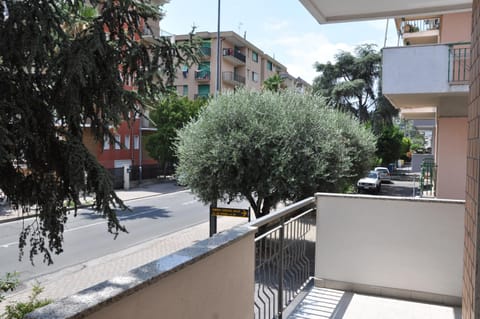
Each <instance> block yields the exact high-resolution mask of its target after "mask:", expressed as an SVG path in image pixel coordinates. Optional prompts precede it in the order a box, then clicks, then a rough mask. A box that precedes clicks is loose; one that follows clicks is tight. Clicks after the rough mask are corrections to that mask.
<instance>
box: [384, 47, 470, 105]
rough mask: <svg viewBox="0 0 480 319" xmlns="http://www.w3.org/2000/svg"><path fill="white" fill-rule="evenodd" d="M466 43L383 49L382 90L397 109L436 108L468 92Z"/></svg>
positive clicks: (468, 51)
mask: <svg viewBox="0 0 480 319" xmlns="http://www.w3.org/2000/svg"><path fill="white" fill-rule="evenodd" d="M469 72H470V44H469V43H452V44H436V45H422V46H404V47H391V48H385V49H383V66H382V74H383V79H382V81H383V82H382V89H383V93H384V94H385V95H386V96H387V97H388V98H389V99H390V101H391V102H392V103H393V104H394V105H395V106H396V107H397V108H401V109H404V108H417V107H437V106H438V105H440V104H441V99H442V98H445V97H451V98H455V97H459V96H460V97H461V98H463V99H465V98H466V97H467V95H468V92H469V86H468V81H469Z"/></svg>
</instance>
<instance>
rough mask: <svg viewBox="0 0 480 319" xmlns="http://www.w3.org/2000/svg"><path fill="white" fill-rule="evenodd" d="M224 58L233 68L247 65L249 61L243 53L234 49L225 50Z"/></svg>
mask: <svg viewBox="0 0 480 319" xmlns="http://www.w3.org/2000/svg"><path fill="white" fill-rule="evenodd" d="M223 58H224V59H225V60H227V61H230V62H231V63H232V64H233V66H239V65H245V62H246V60H247V59H246V57H245V55H244V54H243V53H242V52H240V51H238V50H235V49H232V48H224V49H223Z"/></svg>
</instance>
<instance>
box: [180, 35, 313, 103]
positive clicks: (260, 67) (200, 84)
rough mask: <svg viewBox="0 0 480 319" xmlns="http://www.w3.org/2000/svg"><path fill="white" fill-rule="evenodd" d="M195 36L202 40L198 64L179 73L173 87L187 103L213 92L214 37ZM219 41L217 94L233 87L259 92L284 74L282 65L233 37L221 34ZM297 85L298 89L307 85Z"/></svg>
mask: <svg viewBox="0 0 480 319" xmlns="http://www.w3.org/2000/svg"><path fill="white" fill-rule="evenodd" d="M195 36H196V37H198V38H200V39H201V40H202V44H201V48H200V53H201V56H200V61H199V64H198V65H193V66H190V67H188V66H183V67H182V68H181V69H179V70H178V73H177V79H176V81H175V83H174V85H175V87H176V89H177V93H178V94H179V95H181V96H187V97H188V98H190V99H195V98H198V97H209V96H211V95H213V93H214V92H215V90H216V74H217V63H216V61H217V33H216V32H197V33H196V34H195ZM189 37H190V36H189V35H176V36H175V41H186V40H188V39H189ZM220 40H221V41H220V45H221V47H220V55H221V56H220V91H229V90H234V89H235V88H237V87H245V88H248V89H253V90H260V89H261V88H262V84H263V81H265V80H266V79H268V78H269V77H271V76H273V75H275V74H288V72H287V68H286V67H285V66H284V65H283V64H281V63H280V62H279V61H277V60H275V59H274V58H273V57H271V56H269V55H268V54H265V53H264V52H263V51H262V50H261V49H260V48H258V47H257V46H255V45H254V44H252V43H251V42H249V41H247V39H245V38H244V37H241V36H240V35H238V34H237V33H235V32H233V31H224V32H221V33H220ZM302 81H303V80H302ZM301 83H302V87H303V86H304V85H306V84H308V83H307V82H305V81H303V82H301ZM292 85H294V83H293V82H292ZM292 87H293V86H292Z"/></svg>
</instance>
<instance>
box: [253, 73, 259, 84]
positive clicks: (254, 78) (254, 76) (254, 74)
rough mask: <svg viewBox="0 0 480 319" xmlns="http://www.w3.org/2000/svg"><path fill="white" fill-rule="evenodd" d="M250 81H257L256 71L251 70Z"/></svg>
mask: <svg viewBox="0 0 480 319" xmlns="http://www.w3.org/2000/svg"><path fill="white" fill-rule="evenodd" d="M252 81H253V82H258V73H257V72H254V71H252Z"/></svg>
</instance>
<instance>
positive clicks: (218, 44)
mask: <svg viewBox="0 0 480 319" xmlns="http://www.w3.org/2000/svg"><path fill="white" fill-rule="evenodd" d="M220 45H221V41H220V0H218V12H217V66H216V67H217V82H216V87H215V95H218V94H219V93H220V76H221V73H220V54H221V50H220V49H221V48H220Z"/></svg>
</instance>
